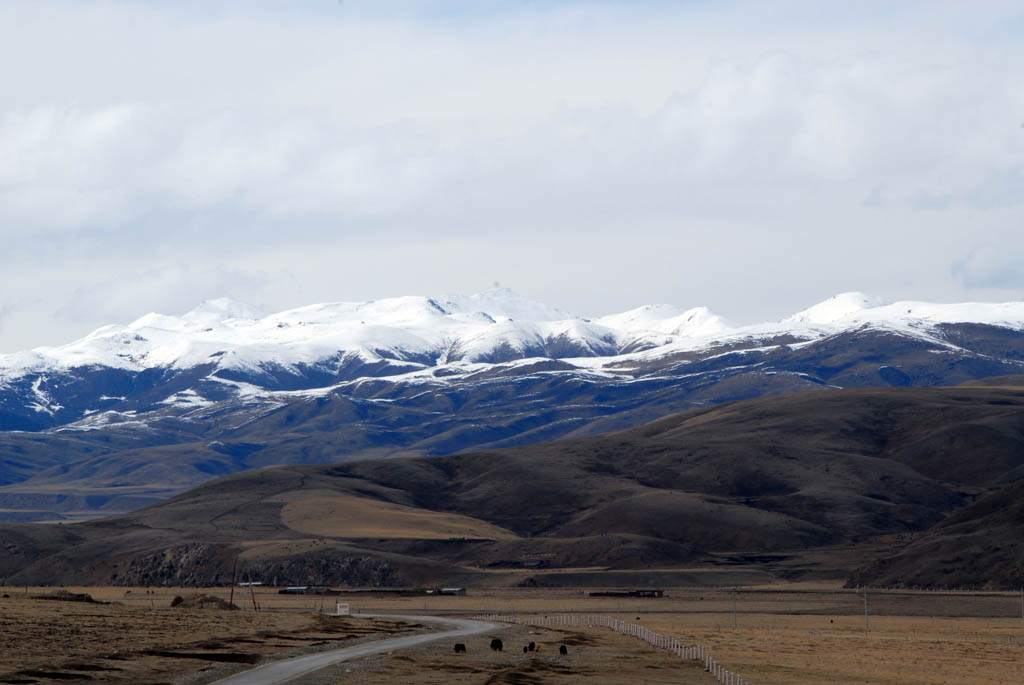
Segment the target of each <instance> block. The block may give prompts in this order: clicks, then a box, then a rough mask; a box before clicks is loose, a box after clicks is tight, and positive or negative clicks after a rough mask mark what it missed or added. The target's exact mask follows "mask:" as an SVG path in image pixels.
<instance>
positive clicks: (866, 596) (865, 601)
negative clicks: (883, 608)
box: [864, 588, 870, 630]
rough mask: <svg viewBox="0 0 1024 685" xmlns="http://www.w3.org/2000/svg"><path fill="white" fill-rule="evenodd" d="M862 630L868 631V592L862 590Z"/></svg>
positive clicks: (865, 589)
mask: <svg viewBox="0 0 1024 685" xmlns="http://www.w3.org/2000/svg"><path fill="white" fill-rule="evenodd" d="M864 630H870V625H869V623H868V590H867V588H864Z"/></svg>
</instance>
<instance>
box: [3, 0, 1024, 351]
mask: <svg viewBox="0 0 1024 685" xmlns="http://www.w3.org/2000/svg"><path fill="white" fill-rule="evenodd" d="M1022 73H1024V10H1022V9H1021V7H1020V4H1019V3H1015V2H1005V3H1001V2H970V3H968V2H943V1H941V0H927V1H921V2H915V1H913V0H907V1H901V2H898V3H894V2H891V1H888V0H886V1H882V2H871V1H868V2H859V3H838V2H835V3H827V2H819V1H818V0H808V1H806V2H771V1H767V0H760V1H757V2H730V1H728V0H723V1H716V2H712V1H710V0H707V1H704V0H692V1H690V2H685V1H680V2H613V1H592V2H585V1H572V2H556V1H546V2H526V1H517V2H516V1H507V2H502V1H499V0H490V1H485V2H474V3H464V2H448V3H443V2H430V1H426V0H424V1H422V2H401V1H398V0H395V1H390V2H389V1H387V0H384V1H377V2H370V1H362V0H343V1H341V2H339V1H338V0H317V1H312V0H310V1H298V2H283V1H282V2H271V1H268V0H247V1H243V0H238V1H235V2H227V1H225V2H217V1H215V0H202V2H200V1H199V0H191V1H185V2H176V3H158V2H146V1H141V2H116V1H108V2H86V1H76V2H71V1H64V2H59V1H53V0H30V1H26V2H18V1H16V0H14V1H10V0H9V1H7V2H3V3H0V83H2V84H3V86H2V87H0V352H11V351H15V350H19V349H25V348H29V347H34V346H38V345H55V344H61V343H65V342H68V341H70V340H72V339H75V338H78V337H80V336H82V335H85V334H86V333H88V332H89V331H91V330H93V329H95V328H97V327H99V326H101V325H104V324H108V323H127V322H130V321H132V320H134V319H136V318H138V317H139V316H142V315H143V314H146V313H147V312H150V311H157V312H161V313H166V314H181V313H184V312H186V311H188V310H190V309H192V308H193V307H194V306H196V305H197V304H198V303H199V302H200V301H202V300H204V299H210V298H215V297H220V296H228V297H232V298H235V299H239V300H242V301H245V302H249V303H252V304H254V305H257V306H260V307H262V308H264V309H266V310H269V311H275V310H281V309H286V308H290V307H296V306H302V305H306V304H312V303H316V302H328V301H339V300H349V301H363V300H370V299H379V298H383V297H390V296H397V295H431V296H438V295H443V294H446V293H467V294H468V293H473V292H477V291H480V290H484V289H487V288H491V287H494V286H495V285H496V284H498V285H500V286H502V287H509V288H512V289H513V290H515V291H516V292H518V293H520V294H521V295H524V296H528V297H532V298H535V299H539V300H542V301H544V302H546V303H548V304H550V305H552V306H555V307H558V308H561V309H564V310H567V311H571V312H576V313H579V314H581V315H586V316H596V315H600V314H605V313H610V312H614V311H620V310H625V309H628V308H631V307H635V306H638V305H641V304H651V303H670V304H675V305H680V306H684V307H691V306H700V305H704V306H708V307H711V308H712V309H713V310H715V311H716V312H718V313H720V314H722V315H723V316H726V317H728V318H729V319H731V320H733V321H736V322H738V323H751V322H755V321H763V320H771V319H777V318H780V317H782V316H785V315H787V314H790V313H792V312H795V311H797V310H800V309H803V308H805V307H807V306H809V305H811V304H813V303H815V302H818V301H820V300H823V299H826V298H827V297H829V296H831V295H834V294H836V293H839V292H844V291H850V290H859V291H864V292H867V293H869V294H872V295H876V296H879V297H883V298H886V299H889V300H902V299H917V300H927V301H937V302H944V301H975V300H989V301H1007V300H1021V299H1024V222H1022V219H1024V79H1022V78H1021V74H1022Z"/></svg>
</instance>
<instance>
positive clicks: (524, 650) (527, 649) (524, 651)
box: [523, 645, 530, 654]
mask: <svg viewBox="0 0 1024 685" xmlns="http://www.w3.org/2000/svg"><path fill="white" fill-rule="evenodd" d="M529 651H530V648H529V647H527V646H526V645H523V654H526V653H527V652H529Z"/></svg>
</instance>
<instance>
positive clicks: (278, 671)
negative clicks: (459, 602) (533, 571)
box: [212, 614, 507, 685]
mask: <svg viewBox="0 0 1024 685" xmlns="http://www.w3.org/2000/svg"><path fill="white" fill-rule="evenodd" d="M356 616H358V617H359V618H389V619H398V620H401V621H410V622H415V623H444V624H447V625H452V626H455V630H446V631H443V632H440V633H422V634H419V635H406V636H403V637H391V638H387V639H385V640H375V641H373V642H366V643H363V644H361V645H355V646H352V647H341V648H339V649H332V650H330V651H327V652H320V653H319V654H308V655H306V656H297V657H294V658H291V659H285V660H284V661H275V662H273V663H270V664H265V665H263V666H258V667H256V668H253V669H250V670H248V671H242V672H241V673H236V674H235V675H233V676H229V677H227V678H222V679H221V680H218V681H216V682H214V683H213V684H212V685H276V684H277V683H286V682H288V681H290V680H294V679H295V678H298V677H299V676H303V675H306V674H309V673H312V672H313V671H319V670H320V669H321V668H325V667H327V666H331V665H333V664H337V663H340V662H342V661H348V660H350V659H357V658H359V657H363V656H369V655H370V654H379V653H380V652H388V651H391V650H393V649H402V648H404V647H415V646H417V645H422V644H425V643H427V642H433V641H434V640H443V639H445V638H456V637H468V636H470V635H476V634H478V633H483V632H487V631H488V630H500V629H502V628H506V627H507V626H505V625H503V624H500V623H488V622H486V621H472V620H470V619H465V618H441V617H439V616H397V615H393V614H356Z"/></svg>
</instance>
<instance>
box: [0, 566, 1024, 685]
mask: <svg viewBox="0 0 1024 685" xmlns="http://www.w3.org/2000/svg"><path fill="white" fill-rule="evenodd" d="M69 589H70V590H71V591H74V592H79V591H87V592H90V593H91V594H92V595H93V596H94V597H96V598H97V599H108V600H116V601H117V602H118V603H117V604H83V603H73V602H63V601H44V600H33V599H27V598H26V597H25V594H26V593H25V589H24V588H19V589H16V588H0V592H4V593H8V594H10V595H11V596H10V597H8V598H5V599H0V664H3V665H4V667H3V668H2V669H0V682H23V683H28V682H32V681H36V682H50V681H51V680H50V678H49V676H47V675H46V674H48V673H49V674H52V673H71V672H73V673H77V674H80V675H84V676H88V677H89V679H91V680H93V681H95V682H166V683H209V682H212V681H213V680H215V679H216V678H217V677H221V676H223V675H226V674H227V673H228V672H229V671H230V672H235V671H238V670H241V669H243V668H245V667H247V666H248V663H246V662H256V661H268V660H276V659H279V658H285V657H287V656H290V655H293V654H295V653H297V652H298V651H302V650H311V649H323V648H326V647H327V646H328V645H330V646H340V645H339V644H338V643H337V642H336V641H338V640H345V641H356V640H368V639H374V638H376V637H384V636H386V635H387V634H389V633H395V632H397V631H401V630H423V629H424V628H423V627H400V626H396V625H395V624H389V623H388V622H382V621H378V620H374V619H362V618H358V617H352V618H321V617H317V616H316V615H314V614H313V611H314V610H315V609H317V608H318V607H319V606H324V607H325V608H328V609H330V608H333V606H334V602H335V601H337V600H340V601H343V602H348V603H349V604H350V605H351V606H352V608H353V610H356V611H362V612H366V613H371V612H383V613H388V612H392V613H406V614H409V613H434V614H440V615H465V616H472V615H474V614H479V613H491V612H494V613H510V612H515V613H517V614H518V615H520V616H521V617H522V618H523V619H525V620H527V621H529V620H530V618H531V617H532V618H537V619H540V618H541V617H543V616H550V615H552V614H555V613H573V612H575V613H586V614H593V615H612V616H616V617H618V618H621V619H623V620H628V621H631V622H638V623H640V624H642V625H644V626H646V627H648V628H650V629H653V630H656V631H658V632H660V633H663V634H667V635H671V636H673V637H676V638H678V639H679V640H680V641H681V642H683V643H684V644H699V645H704V646H705V647H706V648H707V649H708V650H709V651H710V653H711V654H712V655H713V656H714V657H715V658H716V659H717V660H718V661H719V662H720V663H721V664H722V665H723V666H725V667H727V668H729V669H730V670H732V671H734V672H737V673H739V674H740V675H741V676H743V677H744V678H745V679H746V680H748V681H749V682H752V683H780V684H781V683H835V682H846V683H864V682H870V683H975V682H988V683H1018V682H1024V620H1022V617H1021V608H1022V604H1021V596H1020V595H1019V594H1015V593H998V592H977V593H966V592H942V593H939V592H923V591H922V592H914V591H896V590H893V591H884V590H871V591H869V592H868V617H867V621H865V616H864V598H863V595H862V594H858V593H857V592H856V591H853V590H844V589H842V588H840V587H839V586H838V584H835V583H783V584H775V585H771V586H757V587H741V588H737V589H736V590H735V592H734V591H733V590H730V589H723V588H668V589H667V590H666V593H665V597H664V598H661V599H640V598H597V597H589V595H588V593H587V592H586V591H584V590H582V589H575V590H567V589H559V590H543V589H536V588H531V589H510V588H504V589H498V588H496V589H480V590H474V589H471V590H470V594H469V595H467V596H461V597H458V596H457V597H444V596H422V595H421V596H409V597H399V596H395V595H393V594H384V593H353V594H350V595H342V596H340V597H324V598H318V597H316V596H287V595H279V594H277V592H276V590H275V589H274V588H259V589H258V591H257V592H256V595H255V599H256V601H257V603H258V604H259V605H260V606H261V608H262V609H264V610H263V611H261V612H259V613H257V612H254V611H252V598H251V597H250V595H249V594H248V591H245V592H243V591H242V590H241V589H236V594H235V603H236V604H237V605H239V606H241V607H243V608H244V609H246V610H244V611H234V612H228V611H219V610H215V609H187V610H180V609H171V608H169V606H168V605H169V603H170V601H171V599H172V598H173V597H174V596H175V595H185V596H187V595H188V594H189V593H191V592H194V590H187V589H185V590H183V589H164V588H161V589H150V590H147V589H145V588H133V589H131V590H130V592H129V591H128V590H126V589H125V588H83V589H78V588H69ZM51 590H52V588H46V589H31V588H30V589H29V592H28V593H29V594H38V593H42V592H49V591H51ZM208 592H210V593H211V594H214V595H217V596H218V597H223V598H225V599H226V598H227V597H228V594H229V592H230V589H228V588H216V589H212V590H208ZM496 636H497V637H501V638H502V639H503V641H504V642H505V650H504V652H502V653H496V652H492V651H491V650H490V649H489V648H488V645H489V642H490V638H491V636H490V635H479V636H475V637H472V638H467V639H466V640H465V642H466V646H467V653H466V654H455V653H453V651H452V645H451V644H448V641H445V640H442V641H441V642H438V643H435V644H433V645H429V646H426V647H422V648H414V649H409V650H401V651H398V652H394V653H390V654H382V655H379V656H375V657H370V658H366V659H362V660H359V661H354V662H347V663H344V664H340V665H338V666H336V667H333V668H332V669H326V670H324V671H321V672H319V673H318V674H316V675H314V676H310V677H308V678H304V679H303V680H302V682H308V683H314V684H315V685H321V684H326V683H335V682H340V681H344V682H346V683H367V684H370V685H376V684H378V683H380V684H383V683H394V682H410V683H445V684H455V683H467V684H468V683H481V684H482V683H539V682H543V683H580V682H584V681H586V682H588V683H609V684H610V683H613V682H614V683H620V682H637V683H640V682H647V683H661V682H664V683H669V682H671V683H680V682H684V683H685V682H693V683H702V682H706V683H710V682H713V681H712V680H711V679H710V678H709V677H708V675H707V674H706V673H704V671H703V669H701V668H700V667H698V666H696V665H694V664H693V663H692V662H682V661H680V660H678V659H676V658H675V657H673V656H671V655H670V654H669V653H667V652H666V651H664V650H655V649H653V648H651V647H649V646H648V645H646V644H645V643H643V642H641V641H639V640H637V639H635V638H630V637H626V636H622V635H618V634H616V633H614V632H612V631H609V630H606V629H601V628H575V627H573V628H564V627H550V626H549V627H540V626H530V625H519V626H512V627H510V628H508V629H506V630H503V631H500V632H499V633H497V634H496ZM529 641H535V642H536V643H538V644H540V645H541V647H542V649H541V652H540V653H531V654H528V655H523V653H522V646H523V645H524V644H526V643H527V642H529ZM346 644H347V642H346ZM560 644H565V645H567V647H568V649H569V654H568V655H567V656H566V657H561V656H559V654H558V646H559V645H560ZM186 655H189V656H186ZM203 655H205V656H203ZM210 655H222V656H210ZM231 655H234V656H231ZM74 667H79V668H78V670H75V668H74ZM57 677H59V676H57Z"/></svg>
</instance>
